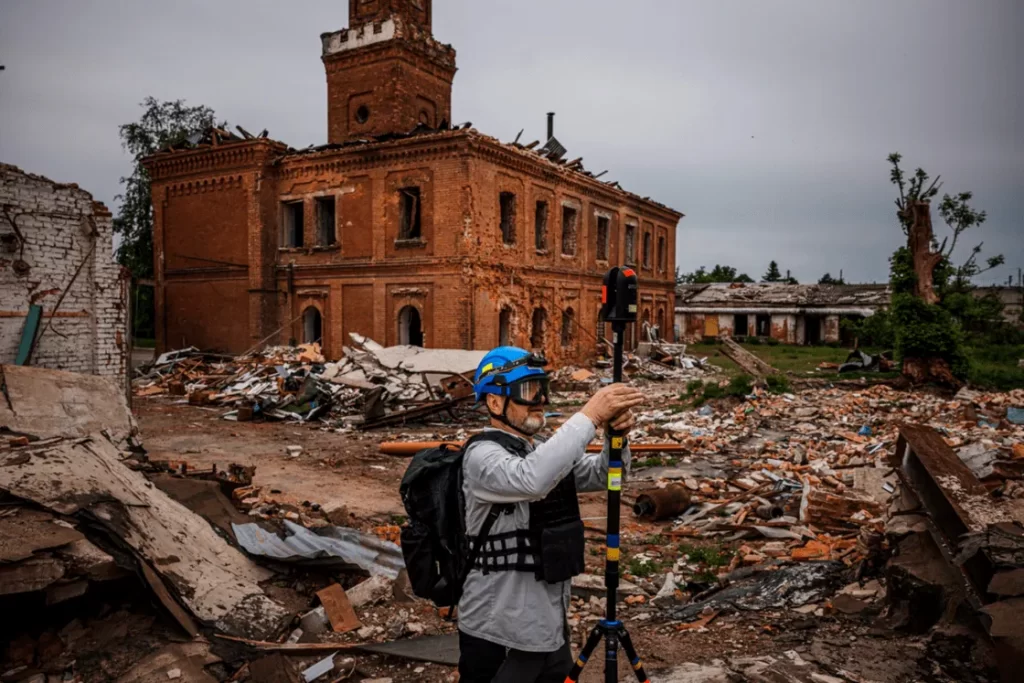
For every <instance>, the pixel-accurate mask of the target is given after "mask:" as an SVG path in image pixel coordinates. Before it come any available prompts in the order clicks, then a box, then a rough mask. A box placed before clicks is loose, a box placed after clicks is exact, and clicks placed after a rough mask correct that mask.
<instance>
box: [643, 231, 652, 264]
mask: <svg viewBox="0 0 1024 683" xmlns="http://www.w3.org/2000/svg"><path fill="white" fill-rule="evenodd" d="M650 267H651V233H649V232H645V233H644V268H650Z"/></svg>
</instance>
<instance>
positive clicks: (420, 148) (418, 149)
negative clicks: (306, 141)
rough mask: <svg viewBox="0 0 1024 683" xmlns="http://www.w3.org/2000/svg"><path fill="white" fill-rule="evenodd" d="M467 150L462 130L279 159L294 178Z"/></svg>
mask: <svg viewBox="0 0 1024 683" xmlns="http://www.w3.org/2000/svg"><path fill="white" fill-rule="evenodd" d="M468 151H469V146H468V145H467V136H466V134H465V133H464V132H462V131H450V132H447V133H441V134H438V135H429V136H426V135H425V136H422V137H418V138H416V137H414V138H406V139H403V140H393V141H390V142H380V143H371V144H368V145H359V146H355V147H347V148H341V149H332V150H324V151H322V152H313V153H310V154H289V155H287V156H285V157H284V158H282V159H281V161H280V165H281V170H280V176H281V178H283V179H294V178H298V177H300V176H303V175H315V174H319V173H331V172H333V173H340V172H342V171H350V170H352V169H364V168H365V169H370V168H381V167H384V166H389V165H401V164H405V163H407V162H409V161H426V160H430V159H440V158H451V157H452V156H454V155H460V154H466V153H468Z"/></svg>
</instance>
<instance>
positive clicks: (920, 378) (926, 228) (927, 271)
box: [903, 201, 960, 386]
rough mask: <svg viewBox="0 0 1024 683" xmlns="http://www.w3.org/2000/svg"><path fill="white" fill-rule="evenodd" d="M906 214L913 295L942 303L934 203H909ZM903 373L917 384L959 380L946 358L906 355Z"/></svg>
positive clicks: (926, 300) (929, 302)
mask: <svg viewBox="0 0 1024 683" xmlns="http://www.w3.org/2000/svg"><path fill="white" fill-rule="evenodd" d="M905 216H906V218H907V219H908V220H907V225H908V228H907V248H908V249H909V250H910V256H911V259H912V262H913V267H914V274H915V275H916V276H917V283H916V284H915V285H914V296H916V297H917V298H919V299H921V300H923V301H924V302H925V303H928V304H932V305H934V304H937V303H939V295H938V294H936V293H935V268H936V266H938V265H939V262H940V261H942V254H941V253H940V252H937V251H932V243H933V233H932V212H931V203H930V202H926V201H915V202H910V203H908V206H907V209H906V212H905ZM903 375H904V376H905V377H908V378H910V380H911V381H912V382H914V383H916V384H920V383H924V382H935V383H937V384H945V385H949V386H957V385H959V384H960V383H959V382H958V381H957V379H956V378H955V377H954V376H953V372H952V370H951V369H950V367H949V363H947V362H946V360H945V359H943V358H904V359H903Z"/></svg>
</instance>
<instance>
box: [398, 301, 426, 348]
mask: <svg viewBox="0 0 1024 683" xmlns="http://www.w3.org/2000/svg"><path fill="white" fill-rule="evenodd" d="M398 343H399V344H401V345H402V346H423V324H422V322H421V320H420V312H419V309H417V308H416V307H415V306H412V305H410V306H405V307H404V308H402V310H401V311H399V312H398Z"/></svg>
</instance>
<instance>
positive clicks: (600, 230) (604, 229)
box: [597, 216, 612, 261]
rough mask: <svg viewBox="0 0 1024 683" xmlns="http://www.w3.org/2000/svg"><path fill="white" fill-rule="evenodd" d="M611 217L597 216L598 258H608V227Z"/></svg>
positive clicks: (602, 259) (601, 259) (599, 259)
mask: <svg viewBox="0 0 1024 683" xmlns="http://www.w3.org/2000/svg"><path fill="white" fill-rule="evenodd" d="M611 222H612V221H611V219H610V218H608V217H607V216H598V217H597V260H598V261H607V260H608V232H609V230H608V227H609V225H610V224H611Z"/></svg>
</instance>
